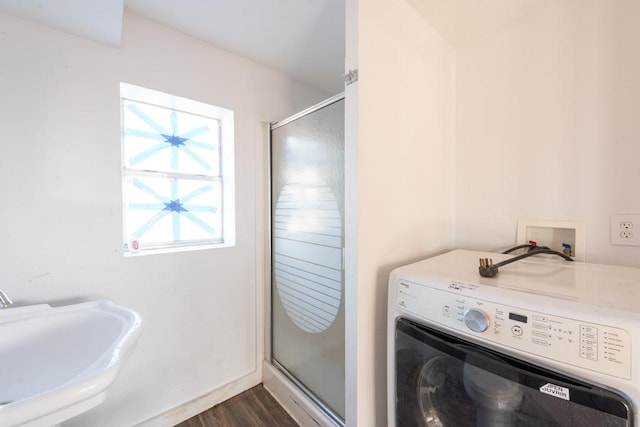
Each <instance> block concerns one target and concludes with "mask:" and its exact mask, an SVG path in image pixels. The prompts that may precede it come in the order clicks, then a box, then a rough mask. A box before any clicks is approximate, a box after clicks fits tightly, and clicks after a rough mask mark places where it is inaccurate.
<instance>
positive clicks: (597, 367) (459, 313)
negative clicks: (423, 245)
mask: <svg viewBox="0 0 640 427" xmlns="http://www.w3.org/2000/svg"><path fill="white" fill-rule="evenodd" d="M396 292H397V294H396V304H397V306H398V307H399V308H400V309H402V310H403V311H405V312H409V313H412V314H414V315H416V316H418V317H420V318H423V319H425V320H429V321H431V322H435V323H439V324H441V325H443V326H446V327H447V328H448V329H453V330H455V331H458V332H460V333H463V334H465V335H470V336H476V337H478V338H481V339H482V340H484V341H490V342H493V343H495V344H498V345H501V346H506V347H511V348H513V349H517V350H520V351H524V352H527V353H531V354H535V355H538V356H543V357H547V358H549V359H553V360H556V361H559V362H563V363H568V364H570V365H574V366H578V367H581V368H584V369H589V370H591V371H596V372H600V373H603V374H607V375H612V376H615V377H618V378H624V379H631V337H630V336H629V334H628V333H627V332H626V331H625V330H623V329H620V328H614V327H611V326H606V325H600V324H596V323H591V322H587V321H582V320H578V319H571V318H568V317H562V316H556V315H551V314H547V313H540V312H535V311H531V310H527V309H523V308H519V307H514V306H508V305H504V304H497V303H495V302H492V301H485V300H482V299H479V298H475V297H469V296H467V295H462V294H459V293H452V292H448V291H444V290H442V289H435V288H431V287H429V286H425V285H422V284H416V283H412V282H406V281H401V282H400V283H399V284H398V287H397V290H396Z"/></svg>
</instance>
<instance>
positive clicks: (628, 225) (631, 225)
mask: <svg viewBox="0 0 640 427" xmlns="http://www.w3.org/2000/svg"><path fill="white" fill-rule="evenodd" d="M611 244H612V245H622V246H640V214H613V215H611Z"/></svg>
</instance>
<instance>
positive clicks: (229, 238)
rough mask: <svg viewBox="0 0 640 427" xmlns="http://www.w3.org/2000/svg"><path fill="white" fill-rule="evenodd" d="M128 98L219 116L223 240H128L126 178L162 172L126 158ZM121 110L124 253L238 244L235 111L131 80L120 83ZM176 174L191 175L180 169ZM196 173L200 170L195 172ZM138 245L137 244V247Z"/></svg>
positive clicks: (177, 250) (178, 250) (194, 112)
mask: <svg viewBox="0 0 640 427" xmlns="http://www.w3.org/2000/svg"><path fill="white" fill-rule="evenodd" d="M124 100H129V101H134V102H140V103H145V104H151V105H154V106H159V107H164V108H168V109H171V110H175V111H182V112H186V113H190V114H197V115H202V116H206V117H211V118H213V119H216V120H218V121H219V123H220V150H219V152H220V159H219V160H220V177H221V178H220V179H221V182H222V206H221V209H222V240H221V241H218V240H216V241H211V240H205V241H194V242H189V241H187V242H184V241H181V242H170V243H168V244H165V245H152V246H150V247H144V246H138V245H137V244H133V243H134V242H129V241H127V238H128V236H127V230H126V224H127V222H126V221H127V218H126V206H125V203H126V200H125V179H126V178H127V177H129V176H133V175H137V176H145V175H147V176H157V175H158V172H154V171H144V170H140V169H134V168H127V167H126V161H125V156H124V153H125V150H124V144H125V139H124V138H125V126H124V108H123V106H124ZM120 112H121V161H122V163H121V168H122V196H123V200H122V203H123V206H122V215H123V218H122V220H123V224H122V230H123V254H124V255H125V256H133V255H149V254H157V253H171V252H182V251H190V250H199V249H211V248H225V247H233V246H235V244H236V224H235V223H236V221H235V164H234V113H233V111H232V110H228V109H226V108H222V107H217V106H214V105H209V104H205V103H203V102H199V101H194V100H191V99H187V98H182V97H178V96H174V95H170V94H167V93H163V92H159V91H155V90H152V89H147V88H143V87H140V86H135V85H132V84H128V83H120ZM175 175H176V176H179V175H181V176H185V175H186V176H189V175H188V174H183V173H176V174H175ZM193 176H194V177H196V176H198V174H195V173H194V174H193ZM134 246H135V247H134Z"/></svg>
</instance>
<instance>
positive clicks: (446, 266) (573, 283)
mask: <svg viewBox="0 0 640 427" xmlns="http://www.w3.org/2000/svg"><path fill="white" fill-rule="evenodd" d="M512 257H513V255H505V254H497V253H491V252H478V251H469V250H463V249H458V250H454V251H451V252H448V253H445V254H442V255H438V256H435V257H433V258H428V259H426V260H424V261H420V262H417V263H415V264H411V265H408V266H405V267H401V268H399V269H397V270H395V271H394V272H393V273H392V279H393V278H394V277H395V278H397V279H404V280H409V281H413V282H416V283H425V282H429V284H432V285H437V284H441V285H444V286H449V285H450V284H451V283H452V282H459V283H465V284H476V285H485V286H492V287H499V288H506V289H512V290H515V291H520V292H526V293H534V294H539V295H547V296H553V297H555V298H562V299H567V300H572V301H577V302H580V303H585V304H590V305H595V306H605V307H610V308H613V309H618V310H625V311H631V312H634V313H640V269H637V268H631V267H621V266H613V265H604V264H591V263H584V262H577V261H574V262H568V261H564V260H562V259H560V258H547V257H546V256H540V255H536V256H532V257H530V258H525V259H523V260H520V261H516V262H514V263H511V264H507V265H505V266H503V267H500V272H499V274H498V275H497V276H496V277H490V278H489V277H481V276H480V274H479V273H478V260H479V259H480V258H492V259H493V263H494V264H495V263H497V262H500V261H503V260H506V259H509V258H512Z"/></svg>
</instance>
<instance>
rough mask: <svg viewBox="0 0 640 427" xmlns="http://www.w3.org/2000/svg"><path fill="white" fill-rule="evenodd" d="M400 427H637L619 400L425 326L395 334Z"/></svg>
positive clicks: (407, 324)
mask: <svg viewBox="0 0 640 427" xmlns="http://www.w3.org/2000/svg"><path fill="white" fill-rule="evenodd" d="M395 344H396V372H395V375H396V381H395V386H396V423H397V426H398V427H411V426H417V427H477V426H479V427H524V426H527V427H585V426H598V427H630V426H632V425H633V419H634V415H633V411H632V410H631V408H632V405H631V404H630V403H629V402H628V401H627V400H626V399H625V398H624V397H623V396H620V395H617V394H615V393H612V392H611V391H609V390H605V389H602V388H599V387H597V386H594V385H590V384H585V383H582V382H579V381H576V380H573V379H571V378H567V377H564V376H561V375H558V374H557V373H554V372H550V371H547V370H545V369H543V368H541V367H537V366H534V365H531V364H528V363H526V362H523V361H520V360H517V359H514V358H511V357H509V356H507V355H504V354H498V353H495V352H492V351H490V350H488V349H484V348H481V347H479V346H477V345H475V344H473V343H469V342H465V341H463V340H460V339H458V338H455V337H452V336H449V335H447V334H443V333H442V332H439V331H436V330H434V329H431V328H429V327H426V326H424V325H419V324H416V323H414V322H412V321H409V320H406V319H399V320H398V322H397V326H396V343H395Z"/></svg>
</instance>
